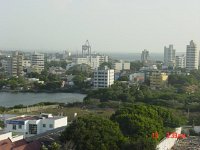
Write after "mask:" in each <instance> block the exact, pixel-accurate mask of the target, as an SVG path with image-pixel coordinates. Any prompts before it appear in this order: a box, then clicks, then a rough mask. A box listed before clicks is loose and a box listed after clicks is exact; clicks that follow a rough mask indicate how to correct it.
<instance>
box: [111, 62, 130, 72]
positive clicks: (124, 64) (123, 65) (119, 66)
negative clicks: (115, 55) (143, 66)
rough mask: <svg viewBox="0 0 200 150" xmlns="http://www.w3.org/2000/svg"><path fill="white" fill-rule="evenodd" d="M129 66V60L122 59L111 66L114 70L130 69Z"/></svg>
mask: <svg viewBox="0 0 200 150" xmlns="http://www.w3.org/2000/svg"><path fill="white" fill-rule="evenodd" d="M130 66H131V65H130V62H124V61H122V60H121V61H120V62H116V63H114V64H113V68H114V69H115V70H116V71H122V70H130Z"/></svg>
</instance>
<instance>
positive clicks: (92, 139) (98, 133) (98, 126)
mask: <svg viewBox="0 0 200 150" xmlns="http://www.w3.org/2000/svg"><path fill="white" fill-rule="evenodd" d="M70 140H72V141H73V142H74V143H75V145H76V149H77V150H84V149H85V150H94V149H95V150H108V149H110V150H117V149H120V148H121V146H122V144H123V143H124V140H125V139H124V137H123V135H122V133H121V131H120V129H119V126H118V125H117V124H116V123H113V122H112V121H110V120H108V119H105V118H101V117H97V116H93V115H88V116H84V117H79V118H78V119H77V120H75V121H73V123H72V124H70V125H69V126H68V127H67V128H66V130H65V131H64V132H63V133H62V135H61V141H63V142H66V141H70Z"/></svg>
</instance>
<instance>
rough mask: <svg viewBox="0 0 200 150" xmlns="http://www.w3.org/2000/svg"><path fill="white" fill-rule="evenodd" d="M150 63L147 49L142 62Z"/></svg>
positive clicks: (143, 53) (144, 51)
mask: <svg viewBox="0 0 200 150" xmlns="http://www.w3.org/2000/svg"><path fill="white" fill-rule="evenodd" d="M149 61H150V56H149V51H147V50H146V49H145V50H143V51H142V54H141V62H143V63H148V62H149Z"/></svg>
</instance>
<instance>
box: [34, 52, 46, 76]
mask: <svg viewBox="0 0 200 150" xmlns="http://www.w3.org/2000/svg"><path fill="white" fill-rule="evenodd" d="M31 65H32V66H34V67H33V68H34V70H36V72H38V73H41V72H42V70H44V54H40V53H36V52H34V53H33V54H32V60H31Z"/></svg>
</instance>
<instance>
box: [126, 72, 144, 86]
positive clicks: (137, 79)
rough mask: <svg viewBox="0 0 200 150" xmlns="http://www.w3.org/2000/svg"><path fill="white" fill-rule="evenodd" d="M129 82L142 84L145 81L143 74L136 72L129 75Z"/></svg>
mask: <svg viewBox="0 0 200 150" xmlns="http://www.w3.org/2000/svg"><path fill="white" fill-rule="evenodd" d="M129 80H130V81H131V82H134V83H144V81H145V73H144V72H138V73H133V74H130V75H129Z"/></svg>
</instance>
